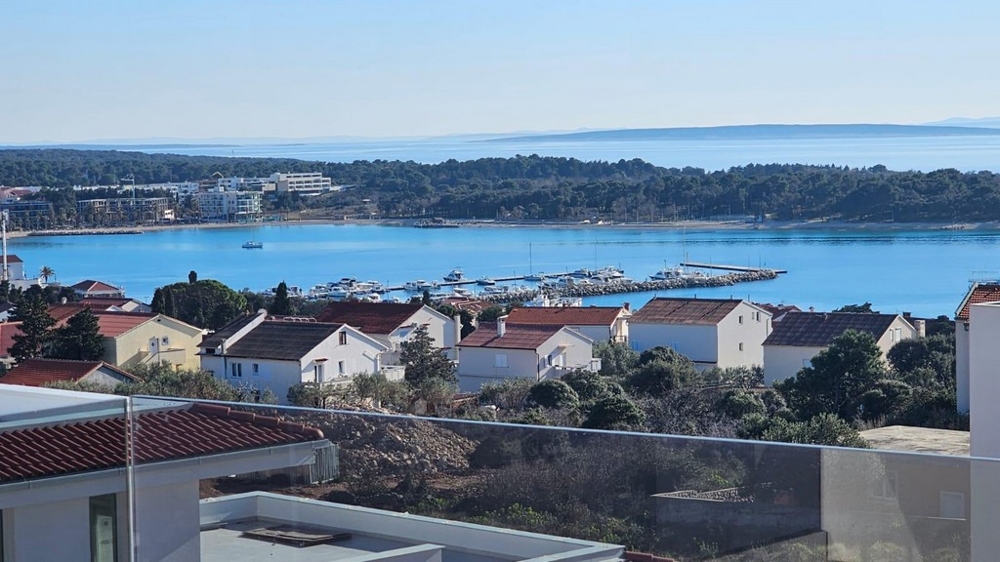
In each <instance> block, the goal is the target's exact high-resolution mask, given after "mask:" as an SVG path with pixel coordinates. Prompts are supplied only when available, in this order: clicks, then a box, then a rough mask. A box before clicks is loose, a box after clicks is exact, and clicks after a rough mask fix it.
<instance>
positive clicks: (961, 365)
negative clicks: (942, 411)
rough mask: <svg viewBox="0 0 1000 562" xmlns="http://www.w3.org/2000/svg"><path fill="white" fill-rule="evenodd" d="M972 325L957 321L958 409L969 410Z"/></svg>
mask: <svg viewBox="0 0 1000 562" xmlns="http://www.w3.org/2000/svg"><path fill="white" fill-rule="evenodd" d="M970 329H971V326H970V325H969V324H967V323H965V322H963V321H961V320H957V321H956V322H955V386H956V388H955V393H956V398H957V399H958V411H959V412H961V413H968V412H969V331H970Z"/></svg>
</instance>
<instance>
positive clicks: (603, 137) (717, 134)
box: [483, 124, 1000, 142]
mask: <svg viewBox="0 0 1000 562" xmlns="http://www.w3.org/2000/svg"><path fill="white" fill-rule="evenodd" d="M996 135H1000V129H992V128H988V127H968V126H962V127H959V126H950V125H944V124H941V125H937V124H936V125H875V124H856V125H731V126H723V127H677V128H667V129H615V130H608V131H587V132H582V133H564V134H554V135H553V134H540V135H527V136H514V137H504V138H497V139H490V140H486V141H483V142H510V141H531V142H538V141H542V142H549V141H551V142H567V141H569V142H573V141H654V140H746V139H761V140H764V139H795V138H851V137H943V136H996Z"/></svg>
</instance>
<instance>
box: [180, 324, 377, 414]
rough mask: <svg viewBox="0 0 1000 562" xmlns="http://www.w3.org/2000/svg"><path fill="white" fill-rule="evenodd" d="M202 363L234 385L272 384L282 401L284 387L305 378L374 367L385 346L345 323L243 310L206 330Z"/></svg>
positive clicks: (340, 377) (338, 376) (333, 379)
mask: <svg viewBox="0 0 1000 562" xmlns="http://www.w3.org/2000/svg"><path fill="white" fill-rule="evenodd" d="M199 347H200V350H201V351H199V353H198V355H199V356H200V357H201V368H202V369H204V370H206V371H210V372H212V373H213V374H214V375H215V376H216V377H217V378H220V379H223V380H225V381H228V382H229V383H230V384H232V385H234V386H239V385H241V384H246V385H251V386H253V387H254V388H256V389H259V390H263V389H265V388H269V389H271V391H272V392H274V394H275V395H276V396H277V397H278V400H279V401H281V403H283V404H287V397H288V389H289V388H291V387H292V386H295V385H296V384H300V383H304V382H317V383H345V382H347V381H349V380H350V379H352V378H353V377H354V376H355V375H357V374H359V373H378V372H379V371H380V369H381V364H380V361H379V356H380V354H381V353H382V352H384V351H385V349H386V348H385V346H384V345H382V344H381V343H379V342H378V341H376V340H375V339H373V338H371V337H369V336H367V335H365V334H362V333H361V332H359V331H358V330H355V329H354V328H351V327H350V326H347V325H345V324H333V323H329V322H316V321H314V320H313V319H311V318H310V319H302V318H283V319H278V320H275V319H269V317H268V316H267V313H266V312H265V311H260V312H258V313H257V314H255V315H251V316H245V317H243V318H240V319H237V320H236V321H234V322H231V323H230V324H229V325H227V326H224V327H223V328H222V329H220V330H219V331H217V332H215V333H214V334H212V335H209V336H206V337H205V338H204V339H203V340H202V342H201V344H199Z"/></svg>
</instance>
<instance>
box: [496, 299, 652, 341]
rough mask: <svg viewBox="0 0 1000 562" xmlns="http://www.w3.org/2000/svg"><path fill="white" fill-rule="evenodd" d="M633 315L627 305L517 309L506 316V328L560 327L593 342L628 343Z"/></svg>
mask: <svg viewBox="0 0 1000 562" xmlns="http://www.w3.org/2000/svg"><path fill="white" fill-rule="evenodd" d="M631 316H632V312H631V311H630V310H629V307H628V305H626V306H587V307H572V306H556V307H518V308H515V309H513V310H511V311H510V314H508V315H507V325H508V326H511V325H514V324H523V325H542V326H556V325H560V326H566V327H567V328H570V329H573V330H576V331H577V332H580V333H581V334H583V335H585V336H587V337H588V338H590V339H591V340H593V341H594V342H613V343H622V344H627V343H628V333H629V332H628V330H629V324H628V320H629V318H630V317H631Z"/></svg>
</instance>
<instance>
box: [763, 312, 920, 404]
mask: <svg viewBox="0 0 1000 562" xmlns="http://www.w3.org/2000/svg"><path fill="white" fill-rule="evenodd" d="M916 322H917V323H918V325H919V326H921V328H922V326H923V324H922V322H923V321H921V320H917V321H916ZM847 330H855V331H858V332H866V333H869V334H871V335H872V336H873V337H874V338H875V340H876V341H877V342H878V347H879V349H881V350H882V357H883V358H885V354H886V353H888V351H889V349H891V348H892V346H894V345H896V343H898V342H900V341H903V340H908V339H912V338H915V337H918V336H919V335H922V334H920V333H919V331H918V329H917V328H916V327H914V326H913V325H911V324H910V323H909V322H907V321H906V319H905V318H903V317H902V316H900V315H898V314H868V313H861V312H789V313H787V314H786V315H785V317H784V319H782V321H781V322H775V324H774V331H772V332H771V335H769V336H768V337H767V339H766V340H764V383H765V384H767V385H768V386H770V385H772V384H774V383H775V382H777V381H782V380H785V379H787V378H789V377H793V376H795V374H796V373H798V372H799V371H800V370H801V369H802V368H803V367H808V366H810V365H811V362H812V358H813V357H815V356H816V354H817V353H819V352H821V351H823V350H825V349H826V348H828V347H829V346H830V344H831V343H833V340H835V339H837V338H839V337H840V336H841V335H843V334H844V332H846V331H847Z"/></svg>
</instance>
